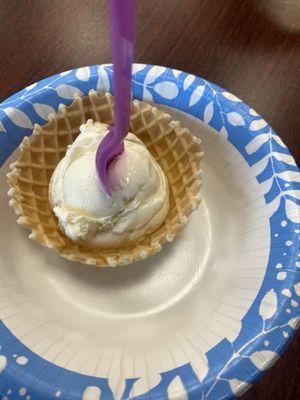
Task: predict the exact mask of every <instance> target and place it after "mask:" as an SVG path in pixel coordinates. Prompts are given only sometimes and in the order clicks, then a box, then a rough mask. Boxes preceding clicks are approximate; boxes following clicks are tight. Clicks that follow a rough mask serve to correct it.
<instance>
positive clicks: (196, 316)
mask: <svg viewBox="0 0 300 400" xmlns="http://www.w3.org/2000/svg"><path fill="white" fill-rule="evenodd" d="M96 88H97V89H100V90H102V91H111V88H112V66H111V65H101V66H91V67H85V68H79V69H75V70H72V71H67V72H64V73H62V74H59V75H55V76H53V77H51V78H47V79H45V80H43V81H41V82H39V83H36V84H33V85H31V86H29V87H27V88H26V89H24V90H22V91H21V92H19V93H17V94H15V95H14V96H12V97H10V98H9V99H7V100H6V101H5V102H3V103H2V104H1V105H0V163H1V165H2V168H1V178H0V181H1V192H0V201H1V207H0V221H1V233H0V252H1V256H0V394H1V395H2V399H3V400H4V399H5V400H7V399H13V400H18V399H23V400H24V399H26V400H45V399H70V400H73V399H74V400H75V399H82V400H99V399H101V400H113V399H116V400H121V399H122V400H125V399H129V398H130V399H140V400H149V399H172V400H173V399H178V400H179V399H180V400H182V399H197V400H198V399H208V400H217V399H228V398H231V397H233V396H235V395H241V394H242V393H243V392H244V391H245V390H246V389H247V388H248V387H249V386H250V385H251V384H252V383H253V382H254V381H255V380H256V379H257V378H258V377H259V376H260V375H261V373H262V371H264V370H266V369H267V368H269V367H270V366H271V365H272V364H273V363H274V362H275V361H276V359H277V358H278V357H279V355H280V354H281V353H282V351H283V350H284V348H285V346H286V344H287V342H288V340H289V338H290V337H291V335H292V334H293V333H294V332H295V330H296V328H297V326H298V324H299V302H300V282H299V272H300V249H299V232H300V231H299V229H300V173H299V169H298V168H297V166H296V164H295V162H294V160H293V158H292V157H291V155H290V153H289V151H288V149H287V148H286V147H285V145H284V144H283V142H282V141H281V139H280V138H279V137H278V136H277V135H276V133H275V132H274V131H273V130H272V128H271V127H270V126H269V125H268V124H267V122H265V121H264V120H263V119H262V118H261V117H260V116H259V115H258V114H257V113H256V112H255V111H254V110H253V109H251V108H249V107H248V106H247V105H246V104H244V103H243V102H242V101H241V100H240V99H238V98H237V97H235V96H234V95H232V94H231V93H229V92H227V91H225V90H223V89H220V88H219V87H217V86H216V85H214V84H212V83H210V82H207V81H205V80H203V79H201V78H198V77H196V76H193V75H189V74H187V73H185V72H181V71H178V70H173V69H168V68H165V67H159V66H151V65H141V64H136V65H135V67H134V74H133V96H134V98H137V99H143V100H146V101H150V102H154V103H156V104H157V105H158V107H159V108H162V109H165V110H167V111H168V112H169V113H170V114H171V115H172V116H173V117H174V118H175V119H178V120H180V121H181V122H182V124H183V125H185V126H186V127H187V128H189V129H190V130H191V131H192V132H193V133H194V134H195V135H197V136H199V137H201V139H202V141H203V148H204V151H205V153H206V154H205V158H204V162H203V171H204V175H203V180H204V184H203V190H202V198H203V203H202V205H201V207H200V209H199V211H197V212H195V213H194V214H193V216H192V218H191V221H190V223H189V225H188V227H187V228H186V229H185V231H184V232H183V233H182V235H181V236H180V237H178V238H177V240H175V241H174V243H172V244H168V245H167V246H165V248H164V249H163V250H162V251H161V252H160V253H159V254H157V255H156V256H153V257H151V258H150V259H148V260H145V261H143V262H139V263H136V264H133V265H131V266H128V267H124V268H115V269H113V268H112V269H105V270H99V269H94V268H93V267H87V266H83V265H80V264H76V263H71V262H68V261H66V260H64V259H62V258H60V257H59V256H58V255H56V254H55V253H54V252H52V251H51V250H48V249H44V248H41V247H40V246H39V245H38V244H36V243H34V242H32V241H31V240H29V239H28V237H27V235H28V232H27V231H26V230H25V229H23V228H21V227H20V226H19V225H18V224H17V223H16V217H15V215H14V214H13V211H12V210H11V209H10V208H9V206H8V199H7V194H6V192H7V184H6V179H5V173H6V172H7V170H8V164H9V162H10V161H12V160H13V159H14V157H15V155H14V154H12V153H13V152H14V150H15V149H16V148H17V146H18V144H19V143H20V141H21V140H22V138H23V137H24V136H25V135H30V134H31V132H32V128H33V125H34V123H39V124H43V123H45V122H46V120H47V116H48V114H49V113H51V112H53V111H55V110H57V109H58V107H59V104H60V103H63V104H70V103H71V102H72V99H73V97H74V95H75V94H77V93H78V94H82V95H86V94H87V93H88V92H89V90H91V89H96ZM8 158H9V159H8ZM7 159H8V160H7Z"/></svg>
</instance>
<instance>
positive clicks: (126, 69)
mask: <svg viewBox="0 0 300 400" xmlns="http://www.w3.org/2000/svg"><path fill="white" fill-rule="evenodd" d="M110 36H111V39H110V40H111V46H112V59H113V64H114V76H113V85H114V98H115V106H114V114H115V124H114V125H112V126H110V127H109V132H108V134H107V135H106V136H105V138H104V139H103V140H102V142H101V143H100V145H99V147H98V150H97V153H96V169H97V174H98V177H99V179H100V182H101V184H102V187H103V188H104V190H105V192H106V193H107V194H108V195H109V196H110V195H111V190H110V184H109V179H108V175H107V171H108V166H109V164H110V163H111V162H112V161H113V160H114V158H115V157H116V156H118V155H120V154H121V153H122V152H123V151H124V139H125V137H126V135H127V133H128V129H129V121H130V102H131V67H132V61H133V39H134V0H110Z"/></svg>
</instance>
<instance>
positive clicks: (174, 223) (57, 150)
mask: <svg viewBox="0 0 300 400" xmlns="http://www.w3.org/2000/svg"><path fill="white" fill-rule="evenodd" d="M88 119H93V120H94V121H100V122H104V123H107V124H111V123H112V122H113V96H112V95H110V94H108V93H107V94H105V95H104V96H99V95H98V94H97V93H96V92H95V91H91V92H90V93H89V95H88V96H85V97H79V96H78V97H76V98H75V99H74V101H73V103H72V104H71V105H70V106H61V107H59V111H58V112H57V113H56V114H51V115H50V116H49V122H48V123H47V124H46V125H44V126H39V125H35V127H34V130H33V134H32V136H30V137H25V138H24V139H23V141H22V143H21V145H20V148H19V150H20V155H19V157H18V159H17V160H16V161H15V162H14V163H12V164H11V165H10V169H11V171H10V172H9V173H8V174H7V179H8V184H9V186H10V190H9V192H8V194H9V197H10V202H9V204H10V206H11V207H13V209H14V211H15V213H16V214H17V215H18V216H19V217H18V220H17V222H18V223H19V224H21V225H22V226H24V227H26V228H28V229H29V230H30V231H31V232H30V234H29V237H30V238H31V239H34V240H36V241H37V242H39V243H40V244H41V245H43V246H45V247H49V248H51V249H55V250H56V251H57V252H58V253H59V254H60V255H61V256H62V257H65V258H67V259H68V260H71V261H78V262H81V263H84V264H90V265H95V266H99V267H106V266H112V267H114V266H117V265H126V264H130V263H133V262H135V261H138V260H141V259H145V258H147V257H149V256H151V255H153V254H155V253H157V252H158V251H159V250H160V249H161V248H162V245H163V244H165V243H166V242H171V241H173V239H174V237H175V236H176V235H178V234H179V233H180V231H181V230H182V229H183V228H184V227H185V226H186V225H187V223H188V217H189V215H190V214H191V212H192V211H193V210H196V209H197V208H198V206H199V204H200V197H199V191H200V188H201V170H200V163H201V158H202V156H203V152H202V151H201V141H200V139H198V138H196V137H195V136H193V135H192V134H191V133H190V132H189V131H188V130H187V129H186V128H183V127H181V126H180V124H179V123H178V122H176V121H172V120H171V117H170V116H169V115H167V114H165V113H163V112H161V111H159V110H158V109H157V108H155V107H152V106H151V105H149V104H146V103H143V102H140V101H137V100H134V101H133V103H132V110H131V121H130V131H131V132H132V133H134V134H135V135H136V136H137V137H138V138H139V139H141V140H142V141H143V143H144V144H145V145H146V147H147V148H148V150H149V151H150V152H151V154H152V155H153V156H154V158H155V159H156V161H157V162H158V163H159V164H160V166H161V167H162V169H163V170H164V172H165V174H166V176H167V179H168V183H169V190H170V208H169V213H168V215H167V217H166V219H165V221H164V222H163V224H162V226H161V227H160V228H159V229H157V230H156V231H155V232H153V233H151V234H148V235H147V234H146V236H144V237H142V238H141V239H140V240H139V241H138V242H137V243H136V244H135V245H134V246H128V247H124V248H120V249H101V248H90V247H87V246H85V245H83V244H81V243H77V242H74V241H72V240H70V239H69V238H67V237H66V236H65V235H64V234H63V233H62V231H61V230H60V228H59V225H58V220H57V219H56V217H55V215H54V214H53V212H52V210H51V208H50V205H49V200H48V190H49V182H50V179H51V176H52V173H53V171H54V169H55V167H56V165H57V164H58V162H59V161H60V160H61V159H62V158H63V157H64V155H65V152H66V149H67V146H68V145H70V144H71V143H73V141H74V140H75V138H76V137H77V136H78V134H79V127H80V125H81V124H82V123H85V122H86V121H87V120H88Z"/></svg>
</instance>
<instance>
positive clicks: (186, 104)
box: [0, 64, 300, 400]
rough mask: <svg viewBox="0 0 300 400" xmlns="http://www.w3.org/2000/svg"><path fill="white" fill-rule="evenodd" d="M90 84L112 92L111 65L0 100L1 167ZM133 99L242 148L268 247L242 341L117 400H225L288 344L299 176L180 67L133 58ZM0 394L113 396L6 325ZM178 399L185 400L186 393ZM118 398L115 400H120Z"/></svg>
mask: <svg viewBox="0 0 300 400" xmlns="http://www.w3.org/2000/svg"><path fill="white" fill-rule="evenodd" d="M91 89H99V90H101V91H112V90H111V89H112V66H111V65H100V66H91V67H84V68H79V69H75V70H71V71H67V72H63V73H61V74H58V75H55V76H53V77H50V78H46V79H44V80H42V81H40V82H38V83H35V84H33V85H30V86H29V87H27V88H25V89H24V90H22V91H20V92H18V93H16V94H15V95H13V96H11V97H10V98H9V99H7V100H6V101H4V102H3V103H2V104H0V165H2V164H3V163H4V161H5V160H6V159H7V158H8V156H9V155H10V154H11V153H12V152H13V151H14V150H15V149H16V148H17V146H18V145H19V143H20V142H21V140H22V138H23V137H24V136H25V135H30V134H31V132H32V128H33V125H34V123H39V124H44V123H45V122H46V121H47V116H48V115H49V113H52V112H55V111H56V110H57V109H58V108H59V104H61V103H62V104H66V105H68V104H70V103H71V102H72V100H73V98H74V95H76V94H78V95H86V94H87V93H88V92H89V90H91ZM132 91H133V96H134V98H137V99H143V100H146V101H153V102H154V103H157V104H164V105H166V106H170V107H173V108H176V109H178V110H181V111H184V112H186V113H188V114H191V115H193V116H195V117H197V118H199V119H201V120H203V121H204V122H205V123H206V124H208V125H210V126H211V127H212V128H214V129H215V130H216V131H217V132H219V134H220V135H223V136H224V137H226V138H227V139H228V141H229V142H230V143H231V144H232V145H233V146H234V147H235V148H236V149H237V150H238V151H239V152H240V154H241V155H242V156H243V157H244V159H245V160H246V162H247V163H248V165H249V167H250V168H253V170H254V171H255V174H256V177H257V181H258V182H259V184H260V185H262V187H263V189H264V193H265V195H264V197H265V202H266V205H265V208H266V213H267V214H268V215H269V216H270V228H271V244H270V254H269V260H268V265H267V271H266V275H265V278H264V281H263V284H262V287H261V288H260V291H259V293H258V295H257V297H256V299H255V301H254V302H253V304H252V305H251V307H250V308H249V310H248V312H247V313H246V315H245V316H244V318H243V320H242V321H241V323H242V327H241V330H240V332H239V335H238V336H237V338H236V339H235V340H234V341H233V342H230V341H229V340H227V339H224V340H222V341H221V342H220V343H219V344H218V345H216V346H215V347H213V348H211V349H210V351H209V352H208V353H207V354H206V356H207V360H208V370H207V373H206V375H205V376H204V378H203V379H202V380H201V381H200V379H199V377H198V376H197V375H196V373H195V371H194V370H193V367H192V365H191V364H189V363H188V364H185V365H182V366H180V367H178V368H175V369H173V370H170V371H162V372H161V374H160V382H159V383H158V384H157V385H156V386H155V387H153V388H152V389H151V390H149V391H148V392H147V393H144V394H143V395H140V396H137V397H132V396H131V392H132V389H133V387H134V385H135V384H136V383H137V382H138V380H139V378H132V377H130V376H128V377H127V378H126V379H125V382H124V391H123V394H122V396H121V397H120V400H125V399H129V398H132V399H133V398H134V399H136V400H148V399H152V398H153V399H154V398H155V399H168V398H170V399H171V398H174V397H173V394H172V393H174V391H173V389H172V387H174V388H175V386H176V388H177V387H178V384H179V386H180V387H181V388H182V390H183V391H184V392H185V393H186V395H185V398H188V399H197V400H198V399H208V400H220V399H227V398H232V397H234V396H236V395H240V394H242V393H243V392H244V391H245V390H246V389H247V388H248V387H249V386H250V385H251V384H252V383H253V382H254V381H255V380H256V379H257V378H258V377H259V376H260V375H261V373H262V371H263V370H265V369H266V368H268V367H270V366H271V365H272V364H273V363H274V362H275V361H276V359H277V358H278V357H279V355H280V354H281V353H282V352H283V350H284V349H285V347H286V345H287V343H288V340H289V338H290V336H291V335H292V334H293V333H294V332H295V330H296V328H297V327H298V325H299V321H300V317H299V302H300V279H299V274H300V247H299V233H300V173H299V169H298V167H297V166H296V164H295V162H294V160H293V158H292V156H291V155H290V153H289V151H288V149H287V148H286V146H285V145H284V143H283V142H282V141H281V139H280V138H279V136H277V134H276V133H275V132H274V131H273V130H272V128H271V127H270V126H269V125H268V124H267V122H265V121H264V120H263V119H262V118H261V117H260V116H259V115H258V114H257V113H256V112H255V111H254V110H253V109H251V108H250V107H248V106H247V105H246V104H245V103H243V102H242V101H241V100H240V99H239V98H237V97H236V96H234V95H232V94H231V93H229V92H227V91H225V90H223V89H221V88H219V87H218V86H216V85H214V84H212V83H210V82H208V81H205V80H203V79H201V78H198V77H196V76H194V75H190V74H187V73H185V72H181V71H178V70H174V69H169V68H165V67H160V66H152V65H145V64H136V65H135V67H134V73H133V87H132ZM0 393H2V394H3V395H2V399H3V400H8V399H14V400H18V399H26V400H43V399H45V398H47V399H57V398H68V399H84V400H85V399H95V400H96V399H100V398H101V399H105V400H113V399H116V398H115V396H114V394H113V392H112V390H111V387H110V385H109V381H108V379H106V378H97V377H90V376H85V375H81V374H78V373H74V372H71V371H68V370H66V369H63V368H61V367H58V366H56V365H54V364H51V363H50V362H47V361H46V360H44V359H42V358H41V357H39V356H37V355H36V354H34V353H33V352H31V351H30V349H28V348H26V347H25V346H24V345H23V344H22V343H21V342H20V341H19V340H18V339H16V338H15V337H14V336H13V335H12V333H11V332H10V331H9V330H8V329H7V328H6V326H5V325H4V324H3V322H1V321H0ZM181 398H182V397H181ZM116 400H119V398H118V399H116Z"/></svg>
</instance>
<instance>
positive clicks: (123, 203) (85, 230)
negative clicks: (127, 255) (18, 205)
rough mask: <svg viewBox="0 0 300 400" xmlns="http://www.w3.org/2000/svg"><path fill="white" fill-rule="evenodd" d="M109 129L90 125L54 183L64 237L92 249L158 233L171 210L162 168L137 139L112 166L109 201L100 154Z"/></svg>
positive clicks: (55, 205) (129, 141) (56, 211)
mask: <svg viewBox="0 0 300 400" xmlns="http://www.w3.org/2000/svg"><path fill="white" fill-rule="evenodd" d="M108 128H109V127H108V125H106V124H102V123H100V122H95V123H94V122H93V121H92V120H89V121H88V122H87V123H86V124H83V125H81V127H80V132H81V133H80V135H79V136H78V137H77V139H76V140H75V141H74V143H73V144H72V145H71V146H70V147H69V148H68V150H67V152H66V155H65V157H64V158H63V159H62V160H61V161H60V162H59V164H58V165H57V167H56V169H55V170H54V173H53V175H52V178H51V182H50V186H49V199H50V204H51V208H52V210H53V212H54V214H55V215H56V217H57V218H58V220H59V225H60V227H61V229H62V230H63V232H64V233H65V234H66V235H67V236H68V237H69V238H70V239H72V240H73V241H80V242H83V243H85V244H87V245H89V246H98V247H101V248H118V247H124V246H126V245H130V244H133V243H134V242H136V241H137V240H138V239H139V238H141V237H143V236H144V235H145V234H146V233H151V232H153V231H154V230H156V229H158V228H159V226H160V225H161V224H162V223H163V221H164V219H165V217H166V215H167V214H168V210H169V190H168V182H167V179H166V177H165V175H164V172H163V171H162V169H161V167H160V166H159V165H158V163H157V162H156V161H155V159H154V158H153V157H152V155H151V154H150V152H149V151H148V150H147V148H146V147H145V146H144V144H143V143H142V142H141V141H140V140H139V139H138V138H137V137H136V136H135V135H133V134H131V133H129V134H128V135H127V137H126V139H125V142H124V144H125V151H124V152H123V153H122V154H121V155H119V156H118V157H117V158H115V160H114V161H113V162H112V163H111V164H110V166H109V168H108V171H107V172H108V174H107V175H108V180H109V185H110V188H111V196H109V195H108V194H107V193H106V192H105V190H104V188H103V187H102V186H101V185H100V184H99V180H98V179H99V178H98V175H97V171H96V169H95V154H96V151H97V148H98V146H99V143H100V142H101V141H102V140H103V138H104V137H105V135H106V134H107V132H108Z"/></svg>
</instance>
